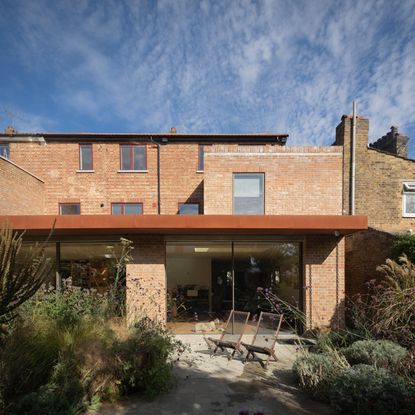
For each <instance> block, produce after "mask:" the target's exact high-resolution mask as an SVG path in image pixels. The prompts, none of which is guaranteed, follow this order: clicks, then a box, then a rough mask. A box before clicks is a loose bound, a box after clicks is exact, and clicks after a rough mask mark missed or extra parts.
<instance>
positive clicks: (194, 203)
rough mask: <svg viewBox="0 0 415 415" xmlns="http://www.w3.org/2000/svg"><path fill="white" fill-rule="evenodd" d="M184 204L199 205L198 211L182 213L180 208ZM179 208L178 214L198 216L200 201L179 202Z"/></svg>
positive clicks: (198, 206)
mask: <svg viewBox="0 0 415 415" xmlns="http://www.w3.org/2000/svg"><path fill="white" fill-rule="evenodd" d="M183 205H197V213H180V208H181V207H182V206H183ZM177 206H178V208H177V214H178V215H192V216H196V215H200V214H201V213H200V203H199V202H179V203H178V204H177Z"/></svg>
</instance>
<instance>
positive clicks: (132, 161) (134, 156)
mask: <svg viewBox="0 0 415 415" xmlns="http://www.w3.org/2000/svg"><path fill="white" fill-rule="evenodd" d="M120 148H121V170H147V151H146V146H143V145H139V144H121V145H120Z"/></svg>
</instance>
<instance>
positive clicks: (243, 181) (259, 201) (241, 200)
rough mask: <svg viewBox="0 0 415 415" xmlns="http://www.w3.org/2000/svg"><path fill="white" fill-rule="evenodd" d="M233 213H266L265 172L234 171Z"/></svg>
mask: <svg viewBox="0 0 415 415" xmlns="http://www.w3.org/2000/svg"><path fill="white" fill-rule="evenodd" d="M233 213H234V214H236V215H263V214H264V173H234V175H233Z"/></svg>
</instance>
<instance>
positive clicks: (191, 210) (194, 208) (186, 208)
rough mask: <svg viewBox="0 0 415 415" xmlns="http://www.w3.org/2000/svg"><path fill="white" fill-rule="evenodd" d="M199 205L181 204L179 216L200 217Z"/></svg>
mask: <svg viewBox="0 0 415 415" xmlns="http://www.w3.org/2000/svg"><path fill="white" fill-rule="evenodd" d="M198 214H199V203H179V215H198Z"/></svg>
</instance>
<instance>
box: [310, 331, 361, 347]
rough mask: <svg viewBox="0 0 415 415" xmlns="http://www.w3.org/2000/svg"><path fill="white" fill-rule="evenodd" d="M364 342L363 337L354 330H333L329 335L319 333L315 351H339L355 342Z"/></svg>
mask: <svg viewBox="0 0 415 415" xmlns="http://www.w3.org/2000/svg"><path fill="white" fill-rule="evenodd" d="M358 340H362V336H361V335H360V334H359V333H358V332H356V331H353V330H333V331H329V332H327V333H319V334H318V336H317V343H316V345H315V349H316V350H317V351H319V352H324V351H326V350H327V349H329V350H333V349H339V348H344V347H348V346H350V345H352V344H353V342H355V341H358Z"/></svg>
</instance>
